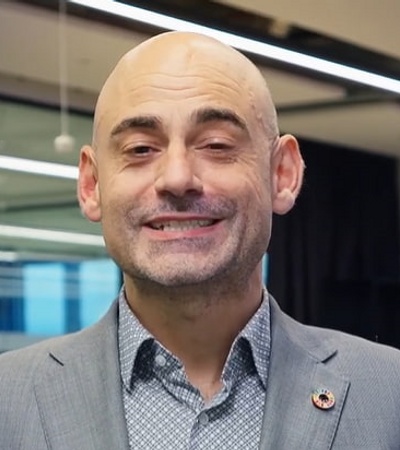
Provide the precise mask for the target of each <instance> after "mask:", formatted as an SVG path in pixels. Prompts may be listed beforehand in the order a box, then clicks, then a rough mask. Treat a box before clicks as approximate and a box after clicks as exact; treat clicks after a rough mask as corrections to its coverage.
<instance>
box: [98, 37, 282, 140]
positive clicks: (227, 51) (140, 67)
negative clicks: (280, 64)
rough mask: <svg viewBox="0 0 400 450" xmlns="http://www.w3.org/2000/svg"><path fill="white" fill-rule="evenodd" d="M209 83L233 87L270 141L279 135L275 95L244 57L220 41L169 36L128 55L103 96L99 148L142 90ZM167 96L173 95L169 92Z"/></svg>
mask: <svg viewBox="0 0 400 450" xmlns="http://www.w3.org/2000/svg"><path fill="white" fill-rule="evenodd" d="M196 77H198V79H199V80H201V79H204V78H205V77H207V78H209V79H210V80H213V82H214V89H217V87H218V85H221V86H224V85H225V84H226V82H227V81H229V83H230V89H231V90H232V91H236V92H235V96H236V97H238V98H239V97H241V98H242V99H243V100H244V101H246V102H247V103H248V108H249V109H251V110H252V112H253V114H254V116H255V117H256V119H257V122H258V124H259V126H261V127H262V128H263V129H264V132H265V134H266V136H267V137H268V138H271V139H272V138H275V137H276V136H277V135H278V126H277V120H276V112H275V108H274V105H273V102H272V99H271V95H270V92H269V90H268V87H267V85H266V83H265V80H264V78H263V77H262V75H261V73H260V71H259V70H258V69H257V67H256V66H255V65H254V64H253V63H252V62H251V61H250V60H249V59H247V58H246V57H245V56H244V55H242V54H241V53H239V52H238V51H236V50H234V49H233V48H231V47H229V46H227V45H225V44H223V43H221V42H220V41H217V40H216V39H213V38H210V37H207V36H204V35H200V34H195V33H182V32H168V33H163V34H160V35H157V36H155V37H153V38H151V39H148V40H146V41H144V42H143V43H141V44H140V45H138V46H136V47H134V48H133V49H132V50H130V51H129V52H127V53H126V54H125V55H124V56H123V57H122V58H121V59H120V60H119V62H118V63H117V65H116V67H115V68H114V70H113V71H112V73H111V74H110V76H109V77H108V79H107V80H106V82H105V84H104V86H103V89H102V90H101V92H100V95H99V99H98V102H97V105H96V111H95V120H94V136H93V141H94V142H93V144H94V146H95V147H97V146H98V145H99V143H100V139H101V138H100V130H101V128H102V126H103V125H104V124H106V123H107V122H108V120H109V118H110V117H109V116H110V113H111V115H113V111H114V113H115V112H116V111H117V110H118V109H119V108H120V107H121V105H122V104H123V103H125V102H126V101H127V99H128V98H129V99H130V101H131V102H133V103H134V102H135V98H134V95H133V92H134V91H135V89H136V88H138V87H140V86H141V85H142V86H144V85H146V84H147V85H148V86H149V87H150V86H151V87H154V88H157V87H158V86H159V85H163V87H165V88H166V89H167V91H168V89H170V90H171V91H172V90H177V89H181V90H182V91H184V90H185V89H190V85H193V84H194V83H195V82H196ZM177 80H179V83H178V84H177ZM164 95H168V92H165V93H164Z"/></svg>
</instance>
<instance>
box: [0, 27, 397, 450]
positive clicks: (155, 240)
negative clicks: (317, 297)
mask: <svg viewBox="0 0 400 450" xmlns="http://www.w3.org/2000/svg"><path fill="white" fill-rule="evenodd" d="M79 170H80V177H79V184H78V193H79V201H80V205H81V208H82V211H83V212H84V214H85V215H86V217H87V218H88V219H90V220H92V221H101V223H102V226H103V232H104V238H105V242H106V245H107V248H108V251H109V253H110V255H111V256H112V258H113V259H114V260H115V261H116V262H117V264H118V265H119V266H120V267H121V269H122V271H123V274H124V288H123V290H122V291H121V294H120V297H119V299H118V300H117V301H116V302H115V303H114V305H113V306H112V308H111V310H110V311H109V312H108V314H107V315H106V316H105V318H104V319H102V320H101V321H100V322H99V323H98V324H96V325H95V326H93V327H91V328H89V329H87V330H84V331H82V332H80V333H77V334H73V335H71V336H67V337H62V338H58V339H53V340H49V341H46V342H44V343H41V344H39V345H36V346H33V347H31V348H28V349H24V350H20V351H17V352H12V353H9V354H5V355H4V356H3V357H2V358H0V442H1V445H0V447H1V448H2V449H3V448H4V449H29V450H34V449H46V448H48V449H52V450H62V449H64V450H65V449H84V450H89V449H93V450H102V449H104V450H110V449H129V448H131V449H174V450H175V449H178V450H179V449H207V450H208V449H230V450H232V449H246V450H247V449H257V448H260V449H273V450H280V449H307V450H313V449H314V450H317V449H318V450H322V449H324V450H325V449H335V450H338V449H341V450H344V449H353V450H354V449H363V450H366V449H374V450H378V449H387V450H389V449H392V450H394V449H399V448H400V421H399V419H398V414H399V410H400V396H399V395H398V393H399V392H400V353H399V352H398V351H397V350H394V349H390V348H387V347H384V346H379V345H377V344H374V343H369V342H367V341H364V340H362V339H359V338H355V337H350V336H346V335H344V334H341V333H338V332H334V331H328V330H322V329H317V328H312V327H306V326H304V325H301V324H299V323H297V322H295V321H294V320H292V319H290V318H288V317H287V316H286V315H284V314H283V313H282V312H281V311H280V310H279V308H278V306H277V304H276V303H275V301H274V300H273V299H272V297H269V296H268V294H267V292H266V291H265V290H263V286H262V276H261V259H262V256H263V254H264V253H265V251H266V249H267V245H268V241H269V237H270V232H271V216H272V213H273V212H275V213H278V214H284V213H286V212H287V211H289V210H290V209H291V208H292V206H293V204H294V202H295V199H296V196H297V195H298V193H299V190H300V187H301V182H302V176H303V161H302V159H301V156H300V153H299V148H298V144H297V142H296V140H295V139H294V138H293V137H292V136H289V135H285V136H282V137H279V133H278V127H277V122H276V115H275V110H274V106H273V103H272V100H271V97H270V93H269V91H268V89H267V87H266V85H265V82H264V80H263V79H262V76H261V75H260V73H259V71H258V70H257V69H256V68H255V66H254V65H253V64H252V63H251V62H250V61H249V60H247V59H246V58H245V57H244V56H242V55H241V54H239V53H238V52H236V51H235V50H233V49H231V48H228V47H226V46H225V45H223V44H221V43H219V42H217V41H215V40H213V39H210V38H207V37H204V36H200V35H196V34H189V33H166V34H163V35H160V36H157V37H155V38H153V39H150V40H148V41H146V42H145V43H143V44H141V45H140V46H138V47H136V48H135V49H134V50H132V51H130V52H129V53H128V54H127V55H125V56H124V57H123V58H122V59H121V60H120V62H119V63H118V64H117V66H116V68H115V69H114V71H113V72H112V74H111V75H110V77H109V78H108V80H107V81H106V83H105V86H104V88H103V89H102V91H101V93H100V96H99V100H98V103H97V106H96V112H95V119H94V132H93V142H92V146H85V147H83V149H82V151H81V158H80V167H79Z"/></svg>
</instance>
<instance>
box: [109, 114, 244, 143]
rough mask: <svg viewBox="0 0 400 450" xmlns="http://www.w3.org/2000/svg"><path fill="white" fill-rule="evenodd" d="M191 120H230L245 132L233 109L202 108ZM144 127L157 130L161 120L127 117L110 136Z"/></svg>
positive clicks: (149, 116)
mask: <svg viewBox="0 0 400 450" xmlns="http://www.w3.org/2000/svg"><path fill="white" fill-rule="evenodd" d="M192 120H193V121H194V122H195V123H196V124H198V125H200V124H205V123H208V122H215V121H220V122H230V123H231V124H233V125H234V126H236V127H238V128H240V129H241V130H244V131H246V132H247V126H246V123H245V122H244V120H243V119H242V118H240V117H239V116H238V115H237V114H236V113H235V112H234V111H232V110H230V109H225V108H202V109H199V110H197V111H195V112H194V113H193V114H192ZM137 128H145V129H148V130H158V129H160V128H162V120H161V118H160V117H158V116H152V115H144V116H136V117H129V118H127V119H124V120H123V121H122V122H120V123H118V124H117V125H116V126H115V127H114V128H113V129H112V131H111V137H115V136H118V135H119V134H122V133H124V132H125V131H128V130H132V129H137Z"/></svg>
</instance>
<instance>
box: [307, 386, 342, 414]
mask: <svg viewBox="0 0 400 450" xmlns="http://www.w3.org/2000/svg"><path fill="white" fill-rule="evenodd" d="M311 400H312V402H313V405H314V406H315V407H317V408H318V409H325V410H326V409H331V408H333V407H334V406H335V402H336V400H335V396H334V395H333V394H332V392H331V391H329V390H328V389H324V388H319V389H316V390H315V391H314V392H313V393H312V394H311Z"/></svg>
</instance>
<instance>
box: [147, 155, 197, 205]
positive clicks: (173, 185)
mask: <svg viewBox="0 0 400 450" xmlns="http://www.w3.org/2000/svg"><path fill="white" fill-rule="evenodd" d="M154 187H155V190H156V191H157V193H159V194H166V193H169V194H172V195H173V196H175V197H183V196H185V195H187V194H189V193H191V194H200V193H201V192H202V191H203V184H202V181H201V179H200V178H199V177H198V176H197V175H196V173H195V160H194V155H193V154H189V152H188V151H187V149H184V148H174V149H168V150H167V151H166V152H165V154H164V155H163V156H162V157H161V158H160V160H159V166H158V168H157V174H156V180H155V184H154Z"/></svg>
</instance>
